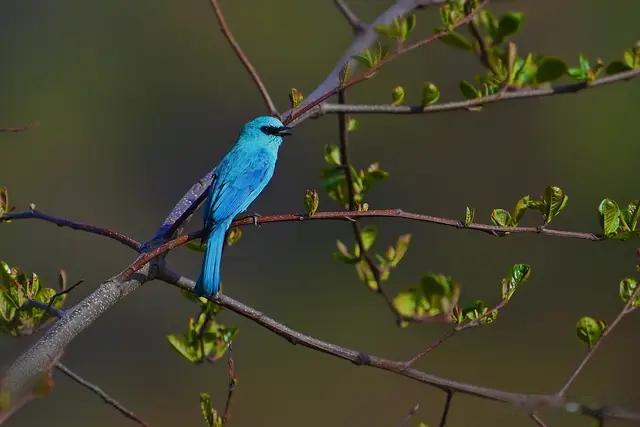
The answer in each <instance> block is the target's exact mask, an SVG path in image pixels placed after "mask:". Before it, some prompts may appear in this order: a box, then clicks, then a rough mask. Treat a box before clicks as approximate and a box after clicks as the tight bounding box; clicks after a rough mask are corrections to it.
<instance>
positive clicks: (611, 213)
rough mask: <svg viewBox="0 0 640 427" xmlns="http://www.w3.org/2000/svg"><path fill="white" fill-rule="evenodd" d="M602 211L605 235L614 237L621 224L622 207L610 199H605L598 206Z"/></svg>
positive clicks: (601, 219)
mask: <svg viewBox="0 0 640 427" xmlns="http://www.w3.org/2000/svg"><path fill="white" fill-rule="evenodd" d="M598 212H599V213H600V224H601V225H602V229H603V231H604V234H605V236H607V237H612V236H614V235H615V234H616V232H617V231H618V227H619V226H620V208H619V207H618V204H617V203H616V202H615V201H613V200H610V199H604V200H603V201H602V202H600V205H599V206H598Z"/></svg>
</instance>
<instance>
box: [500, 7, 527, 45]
mask: <svg viewBox="0 0 640 427" xmlns="http://www.w3.org/2000/svg"><path fill="white" fill-rule="evenodd" d="M523 20H524V13H522V12H509V13H506V14H504V15H502V17H501V18H500V22H499V24H498V34H499V39H498V40H495V41H494V42H495V43H501V41H502V40H503V39H504V38H506V37H508V36H510V35H513V34H515V33H517V32H518V30H519V29H520V27H521V26H522V22H523Z"/></svg>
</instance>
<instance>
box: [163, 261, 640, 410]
mask: <svg viewBox="0 0 640 427" xmlns="http://www.w3.org/2000/svg"><path fill="white" fill-rule="evenodd" d="M157 278H158V279H160V280H162V281H165V282H167V283H170V284H172V285H175V286H178V287H180V288H182V289H187V290H192V289H193V288H194V286H195V282H194V281H193V280H191V279H189V278H187V277H184V276H182V275H180V274H179V273H176V272H173V271H171V270H168V269H164V268H163V269H160V270H159V272H158V276H157ZM209 299H210V300H211V301H213V302H215V303H217V304H220V305H221V306H223V307H225V308H227V309H229V310H231V311H233V312H235V313H237V314H239V315H241V316H243V317H245V318H247V319H249V320H251V321H253V322H255V323H257V324H258V325H260V326H262V327H264V328H266V329H268V330H270V331H271V332H273V333H275V334H277V335H280V336H281V337H283V338H284V339H286V340H287V341H289V342H290V343H291V344H300V345H302V346H304V347H307V348H310V349H312V350H315V351H319V352H321V353H325V354H328V355H330V356H333V357H337V358H339V359H343V360H347V361H349V362H352V363H354V364H355V365H358V366H369V367H373V368H377V369H380V370H383V371H387V372H391V373H394V374H396V375H400V376H403V377H406V378H410V379H412V380H415V381H418V382H420V383H423V384H427V385H430V386H433V387H436V388H438V389H441V390H443V391H445V392H452V393H461V394H466V395H469V396H475V397H478V398H482V399H487V400H494V401H498V402H503V403H508V404H511V405H513V406H515V407H517V408H520V409H522V410H525V411H527V412H531V411H533V410H535V409H537V408H540V407H549V408H554V409H558V410H563V411H569V412H572V413H579V414H583V415H587V416H591V417H603V418H612V419H622V420H631V421H640V413H635V412H630V411H627V410H626V409H623V408H619V407H614V406H602V407H590V406H587V405H585V404H582V403H577V402H571V401H567V400H566V399H565V398H564V397H562V396H559V395H557V394H549V395H541V394H525V393H512V392H508V391H503V390H498V389H493V388H488V387H482V386H478V385H474V384H468V383H462V382H458V381H454V380H450V379H446V378H442V377H439V376H436V375H432V374H429V373H426V372H423V371H420V370H418V369H414V368H410V367H407V366H406V364H405V362H402V361H394V360H390V359H385V358H382V357H380V356H376V355H372V354H368V353H364V352H362V351H358V350H352V349H349V348H346V347H342V346H339V345H337V344H332V343H328V342H326V341H322V340H320V339H318V338H314V337H311V336H309V335H305V334H303V333H301V332H299V331H296V330H294V329H292V328H290V327H288V326H286V325H284V324H282V323H280V322H278V321H277V320H274V319H272V318H271V317H269V316H267V315H266V314H264V313H262V312H260V311H258V310H256V309H254V308H252V307H249V306H247V305H245V304H243V303H241V302H239V301H236V300H234V299H233V298H231V297H228V296H226V295H223V294H218V295H217V296H215V297H210V298H209Z"/></svg>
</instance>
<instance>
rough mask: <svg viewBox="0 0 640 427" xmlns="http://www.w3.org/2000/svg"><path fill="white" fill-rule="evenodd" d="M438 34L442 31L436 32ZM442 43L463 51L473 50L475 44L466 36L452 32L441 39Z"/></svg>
mask: <svg viewBox="0 0 640 427" xmlns="http://www.w3.org/2000/svg"><path fill="white" fill-rule="evenodd" d="M436 31H437V32H441V31H442V30H441V29H440V30H438V29H437V30H436ZM440 41H441V42H442V43H444V44H446V45H449V46H452V47H455V48H458V49H462V50H472V49H473V43H471V40H469V39H468V38H467V37H466V36H463V35H462V34H460V33H458V32H456V31H450V32H448V33H447V34H446V35H444V36H442V37H441V38H440Z"/></svg>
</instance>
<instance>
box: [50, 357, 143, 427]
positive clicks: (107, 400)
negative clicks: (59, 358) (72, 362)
mask: <svg viewBox="0 0 640 427" xmlns="http://www.w3.org/2000/svg"><path fill="white" fill-rule="evenodd" d="M56 369H57V370H58V371H60V372H62V373H63V374H65V375H66V376H67V377H69V378H71V379H72V380H73V381H75V382H76V383H78V384H80V385H81V386H83V387H85V388H87V389H89V390H91V391H92V392H93V393H95V394H97V395H98V397H100V398H101V399H102V400H104V402H105V403H106V404H108V405H111V406H113V407H114V408H116V409H117V410H118V411H120V413H121V414H122V415H124V416H125V417H127V418H129V419H130V420H132V421H135V422H136V423H138V424H140V425H141V426H144V427H149V424H147V422H146V421H144V420H143V419H142V418H140V417H138V416H137V415H136V414H135V413H133V411H131V410H129V409H127V408H126V407H125V406H124V405H123V404H122V403H120V402H118V401H117V400H116V399H115V398H113V397H111V396H110V395H109V394H107V393H106V392H105V391H104V390H102V389H101V388H100V387H98V386H97V385H95V384H93V383H91V382H89V381H87V380H85V379H84V378H82V377H81V376H80V375H78V374H76V373H75V372H73V371H72V370H71V369H69V368H67V367H66V366H65V365H63V364H62V363H60V362H58V363H56Z"/></svg>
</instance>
